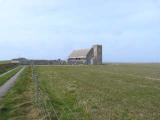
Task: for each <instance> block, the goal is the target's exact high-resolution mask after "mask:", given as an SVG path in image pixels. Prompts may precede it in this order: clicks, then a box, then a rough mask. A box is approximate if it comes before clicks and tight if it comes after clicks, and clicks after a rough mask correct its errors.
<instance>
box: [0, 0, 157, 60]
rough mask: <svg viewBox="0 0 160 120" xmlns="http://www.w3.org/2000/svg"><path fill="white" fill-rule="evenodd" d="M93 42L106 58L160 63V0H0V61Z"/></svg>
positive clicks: (65, 51) (64, 53)
mask: <svg viewBox="0 0 160 120" xmlns="http://www.w3.org/2000/svg"><path fill="white" fill-rule="evenodd" d="M93 44H102V45H103V58H104V61H106V62H160V0H0V59H1V60H4V59H11V58H15V57H27V58H34V59H57V58H62V59H67V57H68V55H69V54H70V52H71V51H72V50H74V49H79V48H88V47H91V46H92V45H93Z"/></svg>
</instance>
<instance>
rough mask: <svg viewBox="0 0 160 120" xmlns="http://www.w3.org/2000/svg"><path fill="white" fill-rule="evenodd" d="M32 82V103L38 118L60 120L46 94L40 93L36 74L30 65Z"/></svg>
mask: <svg viewBox="0 0 160 120" xmlns="http://www.w3.org/2000/svg"><path fill="white" fill-rule="evenodd" d="M32 80H33V83H34V97H33V101H34V103H35V105H36V106H37V107H38V110H39V113H40V114H39V116H40V118H41V120H61V119H60V114H59V112H57V111H56V109H55V107H54V105H53V104H52V102H51V100H50V98H49V96H48V94H47V93H45V92H44V91H42V89H41V87H40V84H39V83H40V82H39V78H38V74H37V72H36V70H35V67H34V65H32Z"/></svg>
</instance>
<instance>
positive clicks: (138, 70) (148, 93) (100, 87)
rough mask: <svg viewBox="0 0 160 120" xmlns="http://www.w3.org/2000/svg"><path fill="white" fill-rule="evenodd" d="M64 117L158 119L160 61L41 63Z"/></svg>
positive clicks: (42, 74) (66, 119) (52, 97)
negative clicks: (48, 64) (78, 64)
mask: <svg viewBox="0 0 160 120" xmlns="http://www.w3.org/2000/svg"><path fill="white" fill-rule="evenodd" d="M37 71H38V74H39V79H40V85H41V88H42V89H43V90H44V91H45V92H46V93H48V96H49V98H50V100H51V102H52V103H53V104H54V107H55V109H56V111H57V112H58V113H59V115H60V116H61V118H62V120H71V119H76V120H77V119H80V120H89V119H92V120H158V119H159V118H160V112H159V111H160V102H159V101H160V64H108V65H103V66H38V67H37Z"/></svg>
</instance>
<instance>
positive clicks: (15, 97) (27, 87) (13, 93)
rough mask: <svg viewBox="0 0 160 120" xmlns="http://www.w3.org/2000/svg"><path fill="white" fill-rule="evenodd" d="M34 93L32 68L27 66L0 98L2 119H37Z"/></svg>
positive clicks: (0, 118) (0, 115) (0, 117)
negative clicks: (33, 100) (33, 99)
mask: <svg viewBox="0 0 160 120" xmlns="http://www.w3.org/2000/svg"><path fill="white" fill-rule="evenodd" d="M33 95H34V93H33V84H32V79H31V68H30V67H27V68H26V69H25V70H24V72H23V73H21V75H20V76H19V77H18V80H17V82H16V84H15V86H14V87H13V88H12V89H11V90H10V91H9V92H8V93H7V95H6V96H5V97H4V98H3V99H1V100H0V120H37V119H38V118H37V116H38V114H37V110H36V108H35V107H34V104H33V102H32V98H33Z"/></svg>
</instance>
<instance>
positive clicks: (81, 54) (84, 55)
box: [68, 45, 102, 65]
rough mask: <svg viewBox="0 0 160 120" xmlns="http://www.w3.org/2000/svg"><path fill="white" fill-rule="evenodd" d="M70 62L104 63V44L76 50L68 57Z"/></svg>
mask: <svg viewBox="0 0 160 120" xmlns="http://www.w3.org/2000/svg"><path fill="white" fill-rule="evenodd" d="M68 63H69V64H94V65H96V64H102V45H93V46H92V47H91V48H90V49H80V50H74V51H73V52H72V53H71V54H70V55H69V58H68Z"/></svg>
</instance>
